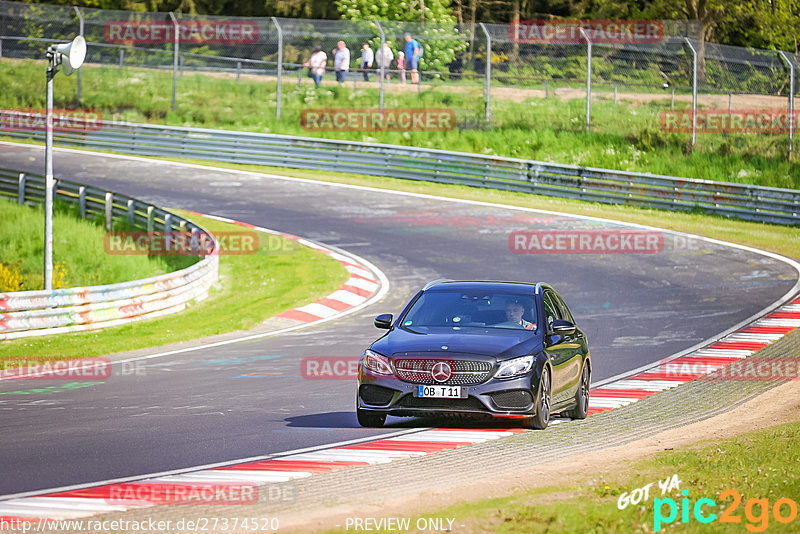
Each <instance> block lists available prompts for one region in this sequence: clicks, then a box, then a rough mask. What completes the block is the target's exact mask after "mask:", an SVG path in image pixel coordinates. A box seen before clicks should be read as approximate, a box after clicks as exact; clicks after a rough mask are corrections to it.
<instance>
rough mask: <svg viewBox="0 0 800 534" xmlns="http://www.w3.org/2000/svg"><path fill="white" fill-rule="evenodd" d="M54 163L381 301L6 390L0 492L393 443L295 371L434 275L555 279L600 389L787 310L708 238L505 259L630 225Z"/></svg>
mask: <svg viewBox="0 0 800 534" xmlns="http://www.w3.org/2000/svg"><path fill="white" fill-rule="evenodd" d="M43 156H44V153H43V149H42V148H41V147H33V146H23V145H11V144H2V145H0V166H3V167H8V168H14V169H19V170H22V171H29V172H39V171H41V169H42V168H43ZM55 168H56V174H57V176H59V177H64V178H68V179H72V180H76V181H80V182H83V183H87V184H92V185H96V186H102V187H107V188H109V189H111V190H117V191H121V192H125V193H126V194H130V195H133V196H136V197H139V198H142V199H144V200H148V201H151V202H154V203H156V204H159V205H162V206H171V207H180V208H183V209H188V210H193V211H198V212H205V213H210V214H214V215H220V216H225V217H230V218H234V219H238V220H244V221H247V222H249V223H253V224H257V225H260V226H264V227H267V228H272V229H275V230H279V231H285V232H288V233H293V234H297V235H301V236H303V237H307V238H310V239H314V240H316V241H319V242H322V243H325V244H330V245H334V246H338V247H340V248H343V249H346V250H351V251H353V252H354V253H356V254H359V255H361V256H363V257H366V258H367V259H368V260H370V261H371V262H372V263H374V264H375V265H376V266H377V267H379V268H380V269H381V270H383V271H384V272H385V273H386V274H387V276H388V277H389V279H390V281H391V284H392V290H391V291H390V293H389V294H388V295H387V296H386V297H385V298H384V299H383V301H382V302H381V303H380V304H378V305H377V306H372V307H370V308H368V309H365V310H362V311H361V312H359V313H355V314H352V315H350V316H348V317H344V318H342V319H338V320H333V321H330V322H328V323H325V324H322V325H319V326H315V327H311V328H308V329H304V330H299V331H296V332H292V333H289V334H285V335H281V336H276V337H270V338H265V339H260V340H256V341H252V342H246V343H239V344H234V345H230V346H227V347H224V348H212V349H198V350H194V351H192V352H190V353H185V354H180V355H177V356H174V357H169V358H163V359H156V360H152V361H148V362H147V363H146V371H147V372H146V374H145V376H127V377H117V376H115V377H113V378H112V379H111V380H109V381H108V382H106V383H104V384H103V383H98V384H97V385H93V386H91V387H87V388H83V389H75V390H69V391H63V392H60V393H58V394H52V395H30V394H29V395H9V394H7V393H8V392H10V391H14V390H23V389H26V388H38V387H42V386H47V385H49V382H46V381H42V380H38V381H36V382H35V383H25V382H24V381H14V383H13V384H10V383H6V384H0V412H1V413H2V419H3V423H4V426H5V428H6V432H5V433H4V434H5V436H6V437H4V440H3V445H2V453H3V457H4V460H5V461H4V462H3V463H2V466H0V495H6V494H11V493H19V492H25V491H35V490H39V489H47V488H53V487H59V486H67V485H73V484H82V483H90V482H94V481H101V480H108V479H111V478H118V477H128V476H137V475H143V474H148V473H155V472H162V471H169V470H172V469H180V468H185V467H190V466H194V465H205V464H211V463H214V462H224V461H228V460H233V459H238V458H248V457H253V456H259V455H263V454H268V453H272V452H280V451H286V450H290V449H297V448H302V447H311V446H316V445H323V444H326V443H332V442H337V441H342V440H347V439H357V438H363V437H366V436H370V435H378V434H382V433H389V432H393V431H397V430H398V428H402V427H403V426H404V423H402V420H398V421H400V422H399V423H396V424H394V425H391V426H390V427H389V428H387V429H380V430H375V429H362V428H359V427H358V425H357V423H356V421H355V415H354V413H353V405H352V402H353V395H354V386H353V384H352V383H350V382H347V381H325V382H321V381H307V380H303V379H302V378H301V377H300V376H299V361H300V359H302V358H303V357H307V356H346V357H352V356H357V355H358V354H360V352H361V351H362V350H363V348H364V347H365V346H366V345H367V344H368V343H369V342H370V341H372V340H373V339H375V338H376V337H377V335H378V334H379V333H378V332H377V331H376V330H374V328H373V327H372V326H371V322H372V321H371V319H372V317H373V316H374V315H375V314H377V313H379V312H383V311H386V312H393V313H397V312H398V311H399V309H400V307H401V306H402V305H403V304H404V303H405V301H406V300H407V299H408V297H409V296H410V295H412V294H413V292H414V291H416V290H417V289H418V288H419V287H420V286H421V285H422V284H424V283H425V282H427V281H428V280H431V279H434V278H441V277H448V278H456V279H512V280H533V281H539V280H541V281H547V282H550V283H552V284H553V285H554V286H555V287H556V288H557V289H558V290H559V291H560V292H561V294H562V295H563V296H564V297H565V299H566V300H567V302H568V303H569V304H570V306H571V308H572V311H573V313H574V315H575V316H576V317H577V318H578V320H579V321H580V322H581V324H582V326H583V328H584V330H585V331H586V332H587V333H588V335H589V339H590V346H591V350H592V357H593V361H594V367H595V380H602V379H604V378H608V377H610V376H614V375H618V374H620V373H624V372H626V371H630V370H632V369H634V368H638V367H641V366H642V365H645V364H647V363H651V362H654V361H658V360H660V359H662V358H664V357H666V356H669V355H671V354H674V353H676V352H679V351H681V350H684V349H686V348H688V347H690V346H693V345H695V344H696V343H699V342H701V341H703V340H706V339H708V338H709V337H712V336H714V335H716V334H718V333H720V332H722V331H724V330H726V329H728V328H729V327H731V326H733V325H735V324H737V323H739V322H740V321H742V320H744V319H746V318H748V317H750V316H751V315H752V314H754V313H756V312H758V311H760V310H762V309H763V308H765V307H767V306H769V305H770V304H772V303H773V302H775V301H777V300H778V299H780V298H781V297H783V296H784V294H785V293H786V292H787V291H789V290H790V289H792V288H793V286H794V284H795V283H796V281H797V277H798V273H797V272H796V271H795V269H794V268H793V267H792V266H790V265H788V264H786V263H783V262H781V261H779V260H778V259H776V258H771V257H766V256H763V255H760V254H756V253H754V252H752V251H747V250H743V249H737V248H731V247H727V246H724V245H721V244H717V243H712V242H709V241H696V242H694V243H693V244H692V245H691V246H690V245H688V243H687V244H684V245H680V243H678V242H673V243H672V246H669V247H668V246H665V247H664V250H663V251H662V252H661V253H658V254H613V255H597V254H593V255H568V254H535V255H530V254H513V253H512V252H511V251H510V250H509V234H510V233H511V232H512V231H515V230H560V229H576V228H584V229H603V230H618V229H624V228H626V226H625V225H623V224H621V223H614V222H609V221H605V222H603V221H597V220H589V219H585V218H576V217H571V216H565V215H558V214H550V213H535V212H529V211H527V212H526V211H523V210H518V209H514V208H504V207H498V206H488V205H479V204H477V203H465V202H453V201H449V200H446V199H439V198H433V197H425V196H419V195H408V194H393V193H388V192H380V191H376V190H368V189H366V188H358V187H353V186H342V185H336V184H327V183H323V182H312V181H305V180H296V179H280V178H277V177H274V178H270V177H266V176H264V175H256V174H253V173H242V172H230V171H225V170H218V169H212V168H205V167H199V166H188V165H179V164H169V163H163V162H158V161H152V160H144V159H137V158H130V157H124V156H111V155H103V154H92V153H86V152H75V151H68V150H57V151H56V153H55ZM666 216H668V215H667V214H665V217H666ZM666 242H667V239H666V237H665V243H666ZM265 370H268V371H269V373H270V374H267V373H265V372H264V371H265ZM259 373H260V374H259ZM3 393H6V394H5V395H3ZM54 444H58V447H57V448H55V449H54Z"/></svg>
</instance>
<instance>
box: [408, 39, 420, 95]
mask: <svg viewBox="0 0 800 534" xmlns="http://www.w3.org/2000/svg"><path fill="white" fill-rule="evenodd" d="M405 39H406V61H407V62H408V65H407V68H408V70H410V71H411V83H419V56H420V53H421V52H422V47H421V46H420V45H419V41H417V40H416V39H414V38H412V37H411V34H410V33H408V32H406V34H405Z"/></svg>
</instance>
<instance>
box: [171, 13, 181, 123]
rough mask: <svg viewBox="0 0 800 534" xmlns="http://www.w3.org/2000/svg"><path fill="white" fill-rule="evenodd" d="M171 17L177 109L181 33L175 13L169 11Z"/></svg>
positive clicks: (173, 87)
mask: <svg viewBox="0 0 800 534" xmlns="http://www.w3.org/2000/svg"><path fill="white" fill-rule="evenodd" d="M169 17H170V18H171V19H172V28H173V29H172V31H173V33H174V36H173V39H172V109H173V110H174V109H175V95H176V94H177V92H178V55H179V53H180V50H179V47H180V44H179V42H180V35H179V30H178V19H177V18H176V17H175V13H173V12H172V11H170V12H169Z"/></svg>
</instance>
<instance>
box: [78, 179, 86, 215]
mask: <svg viewBox="0 0 800 534" xmlns="http://www.w3.org/2000/svg"><path fill="white" fill-rule="evenodd" d="M78 212H79V213H80V215H81V219H85V218H86V187H85V186H80V187H79V188H78Z"/></svg>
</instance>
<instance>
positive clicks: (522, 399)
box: [491, 389, 533, 410]
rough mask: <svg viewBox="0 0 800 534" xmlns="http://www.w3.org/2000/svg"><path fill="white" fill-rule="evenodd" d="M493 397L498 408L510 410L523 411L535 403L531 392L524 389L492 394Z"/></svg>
mask: <svg viewBox="0 0 800 534" xmlns="http://www.w3.org/2000/svg"><path fill="white" fill-rule="evenodd" d="M491 397H492V400H493V401H494V403H495V404H496V405H497V407H498V408H505V409H509V410H522V409H524V408H527V407H528V406H530V405H531V404H532V403H533V397H532V396H531V393H530V391H526V390H524V389H515V390H511V391H501V392H499V393H492V395H491Z"/></svg>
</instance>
